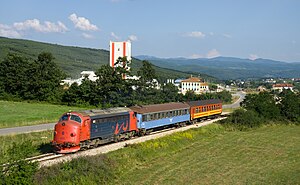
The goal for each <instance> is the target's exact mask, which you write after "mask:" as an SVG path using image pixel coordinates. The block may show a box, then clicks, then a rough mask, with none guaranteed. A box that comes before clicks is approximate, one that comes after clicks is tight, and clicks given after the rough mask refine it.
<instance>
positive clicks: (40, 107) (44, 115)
mask: <svg viewBox="0 0 300 185" xmlns="http://www.w3.org/2000/svg"><path fill="white" fill-rule="evenodd" d="M79 109H84V108H78V107H68V106H62V105H52V104H43V103H26V102H10V101H0V115H1V116H0V128H5V127H16V126H25V125H35V124H42V123H50V122H56V121H57V120H58V118H59V117H60V116H61V115H62V114H63V113H64V112H66V111H69V110H79Z"/></svg>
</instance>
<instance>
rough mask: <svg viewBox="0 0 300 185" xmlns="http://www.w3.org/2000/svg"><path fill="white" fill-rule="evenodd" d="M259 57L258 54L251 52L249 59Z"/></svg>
mask: <svg viewBox="0 0 300 185" xmlns="http://www.w3.org/2000/svg"><path fill="white" fill-rule="evenodd" d="M258 58H259V57H258V56H257V55H255V54H250V56H249V59H250V60H256V59H258Z"/></svg>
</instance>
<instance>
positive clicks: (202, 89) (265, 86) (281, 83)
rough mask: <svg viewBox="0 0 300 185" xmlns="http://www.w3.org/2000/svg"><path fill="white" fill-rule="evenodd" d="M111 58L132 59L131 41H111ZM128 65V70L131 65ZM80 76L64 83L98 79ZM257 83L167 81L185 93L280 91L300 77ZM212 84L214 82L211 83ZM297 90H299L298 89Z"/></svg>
mask: <svg viewBox="0 0 300 185" xmlns="http://www.w3.org/2000/svg"><path fill="white" fill-rule="evenodd" d="M109 48H110V60H109V65H110V66H111V67H114V68H115V67H118V66H121V65H122V64H116V63H117V60H118V59H119V58H120V57H121V58H122V57H126V58H127V60H128V61H129V62H130V61H131V42H130V41H125V42H112V41H110V45H109ZM123 67H126V68H127V69H128V70H129V69H130V67H129V66H123ZM80 76H81V77H80V78H78V79H71V78H67V79H64V80H62V84H63V85H66V86H70V85H71V84H73V83H77V84H78V85H80V84H81V83H82V81H83V79H85V78H87V79H89V80H91V81H96V80H97V78H98V77H97V76H96V74H95V72H94V71H82V72H81V73H80ZM139 78H140V77H138V76H126V77H125V79H131V80H139ZM153 82H154V83H155V84H156V88H158V89H159V88H160V86H161V85H160V84H159V83H158V81H157V80H156V79H153ZM256 82H257V83H256V84H255V83H254V84H253V80H231V81H227V83H225V84H213V85H214V88H210V85H209V83H208V82H205V81H204V80H203V79H202V78H199V77H195V76H190V77H189V78H187V79H167V81H166V83H171V84H173V85H174V86H176V87H177V88H178V93H181V94H183V95H185V94H186V92H188V91H193V92H194V93H195V94H202V93H209V92H221V91H224V90H226V91H232V87H236V88H234V89H236V90H245V89H249V88H250V89H252V90H253V89H255V90H256V91H258V92H262V91H279V92H282V91H283V90H285V89H286V90H287V89H288V90H291V91H294V85H293V83H294V82H295V83H300V78H292V79H280V78H279V79H275V78H266V79H262V80H256ZM211 85H212V84H211ZM296 91H297V90H296Z"/></svg>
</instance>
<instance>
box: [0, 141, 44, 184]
mask: <svg viewBox="0 0 300 185" xmlns="http://www.w3.org/2000/svg"><path fill="white" fill-rule="evenodd" d="M33 150H35V148H34V147H33V146H32V142H31V141H26V142H23V143H21V144H16V143H13V145H12V147H11V148H10V149H9V150H8V156H10V160H9V161H8V163H7V164H6V165H5V166H1V167H0V172H1V175H0V179H1V184H7V185H10V184H11V185H17V184H29V185H30V184H32V183H33V176H34V174H35V172H36V171H37V169H38V164H37V162H29V161H26V160H25V158H27V157H28V156H29V155H30V154H31V153H32V151H33Z"/></svg>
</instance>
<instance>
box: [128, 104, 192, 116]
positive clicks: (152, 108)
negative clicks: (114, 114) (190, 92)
mask: <svg viewBox="0 0 300 185" xmlns="http://www.w3.org/2000/svg"><path fill="white" fill-rule="evenodd" d="M189 107H190V106H189V105H188V104H187V103H183V102H172V103H164V104H153V105H136V106H132V107H130V109H131V110H133V111H134V112H137V113H141V114H144V113H151V112H164V111H172V110H177V109H188V108H189Z"/></svg>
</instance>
